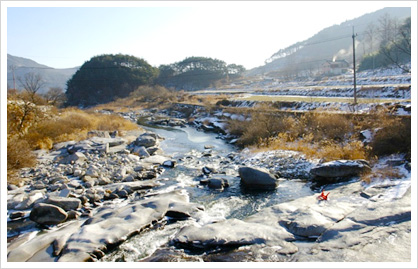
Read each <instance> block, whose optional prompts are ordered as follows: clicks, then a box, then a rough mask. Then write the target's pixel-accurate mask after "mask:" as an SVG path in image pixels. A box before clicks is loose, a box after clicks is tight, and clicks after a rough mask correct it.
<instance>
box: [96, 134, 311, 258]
mask: <svg viewBox="0 0 418 269" xmlns="http://www.w3.org/2000/svg"><path fill="white" fill-rule="evenodd" d="M144 128H145V129H147V130H149V131H152V132H154V133H157V134H159V135H160V136H162V137H164V140H163V141H162V142H161V144H160V147H161V148H162V149H163V151H164V154H165V155H167V156H170V157H171V159H173V160H176V162H177V166H176V167H175V168H167V169H166V170H165V171H164V172H163V174H162V175H161V176H160V177H159V179H160V181H161V182H162V183H163V184H164V185H163V186H161V187H158V188H155V189H153V192H156V193H164V192H169V191H173V190H181V191H182V192H184V193H187V195H188V197H189V200H190V202H194V203H198V204H200V205H203V206H204V208H205V211H204V213H203V215H202V216H201V217H200V218H199V219H198V220H192V219H189V220H185V221H177V222H173V223H172V222H170V220H169V219H165V220H163V221H162V222H161V223H160V224H157V225H155V226H154V227H153V228H150V229H148V230H146V231H143V232H141V233H140V234H138V235H135V236H133V237H131V238H130V239H128V240H127V241H125V242H124V243H122V244H121V245H120V246H118V247H117V248H116V249H115V250H113V251H112V252H111V253H109V254H108V255H106V256H105V257H103V258H102V259H101V261H104V262H112V261H126V262H136V261H140V260H142V259H144V258H147V257H149V256H150V255H152V254H153V253H154V252H155V251H157V250H161V249H164V248H172V249H174V247H173V246H170V245H169V241H170V239H171V238H173V237H174V235H175V234H176V233H177V232H178V231H179V230H180V229H181V228H182V227H184V226H187V225H196V224H197V225H204V224H206V223H211V222H215V221H219V220H224V219H229V218H236V219H244V218H245V217H247V216H250V215H252V214H254V213H256V212H257V211H259V210H260V209H262V208H264V207H268V206H272V205H274V204H278V203H282V202H286V201H290V200H293V199H296V198H299V197H302V196H307V195H312V194H313V192H312V190H311V189H310V188H309V186H308V185H307V184H306V182H303V181H301V180H297V179H295V180H282V181H281V182H280V184H279V187H278V188H277V189H276V190H274V191H268V192H258V193H254V192H248V191H246V190H244V189H242V188H241V185H240V179H239V177H238V172H237V171H238V168H239V166H240V163H239V162H238V163H237V161H236V160H233V159H232V158H231V153H232V155H237V154H238V149H237V148H235V147H234V146H233V145H230V144H227V143H225V142H224V141H223V140H221V139H218V138H217V135H216V134H213V133H205V132H200V131H197V130H196V129H194V128H191V127H185V128H152V127H144ZM208 148H209V149H208ZM203 167H211V168H214V169H216V170H217V171H218V173H222V177H223V178H226V179H227V180H228V182H229V185H230V186H229V187H228V188H225V189H224V190H213V189H209V188H208V187H207V186H204V185H201V184H200V180H201V179H203V178H204V176H203V173H202V168H203ZM176 251H177V250H176ZM176 251H171V252H170V255H173V253H175V252H176ZM180 253H181V252H180ZM179 255H183V254H179ZM199 255H201V254H199ZM199 255H198V254H196V255H192V257H193V258H196V259H197V260H199V257H200V256H199ZM189 258H190V257H189ZM179 259H180V260H184V259H185V258H184V257H182V258H179Z"/></svg>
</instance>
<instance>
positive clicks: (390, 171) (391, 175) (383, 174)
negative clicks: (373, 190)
mask: <svg viewBox="0 0 418 269" xmlns="http://www.w3.org/2000/svg"><path fill="white" fill-rule="evenodd" d="M403 177H404V175H403V174H402V173H401V171H400V170H399V169H398V168H396V167H384V168H381V169H379V170H378V171H375V172H372V173H369V174H366V175H363V176H362V177H361V180H362V181H364V182H366V183H369V184H370V183H371V182H372V181H373V180H375V179H377V180H385V179H390V180H393V179H401V178H403Z"/></svg>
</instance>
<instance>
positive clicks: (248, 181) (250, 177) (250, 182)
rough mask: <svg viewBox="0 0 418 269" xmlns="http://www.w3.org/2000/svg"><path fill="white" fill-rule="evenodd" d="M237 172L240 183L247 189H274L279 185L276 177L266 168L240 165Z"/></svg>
mask: <svg viewBox="0 0 418 269" xmlns="http://www.w3.org/2000/svg"><path fill="white" fill-rule="evenodd" d="M238 173H239V177H240V178H241V183H242V185H243V186H244V187H245V188H247V189H249V190H274V189H276V188H277V187H278V186H279V181H278V180H277V179H276V177H275V176H274V175H272V174H270V173H269V172H268V171H266V170H261V169H255V168H251V167H240V168H239V169H238Z"/></svg>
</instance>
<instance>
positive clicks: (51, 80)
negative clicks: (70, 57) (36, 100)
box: [7, 54, 80, 93]
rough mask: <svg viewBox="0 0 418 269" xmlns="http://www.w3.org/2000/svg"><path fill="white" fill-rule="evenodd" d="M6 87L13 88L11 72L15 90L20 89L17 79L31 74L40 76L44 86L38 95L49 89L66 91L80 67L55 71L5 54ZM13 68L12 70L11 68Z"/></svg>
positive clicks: (28, 60)
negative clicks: (58, 88)
mask: <svg viewBox="0 0 418 269" xmlns="http://www.w3.org/2000/svg"><path fill="white" fill-rule="evenodd" d="M7 66H8V68H7V85H8V87H9V88H13V87H14V81H13V70H12V69H14V76H15V83H16V88H18V89H21V88H22V87H21V85H20V83H19V81H18V78H19V77H21V78H23V77H24V76H25V74H26V73H29V72H33V73H35V74H39V75H41V77H42V79H43V81H44V82H45V86H44V87H43V88H41V89H40V91H39V92H40V93H44V92H46V91H48V89H49V88H51V87H60V88H62V89H63V90H66V83H67V81H68V80H69V79H70V78H71V77H72V76H73V75H74V73H75V72H76V71H77V70H78V69H79V68H80V67H73V68H64V69H56V68H52V67H49V66H46V65H43V64H39V63H37V62H35V61H32V60H30V59H26V58H22V57H17V56H13V55H10V54H7ZM12 67H13V68H12Z"/></svg>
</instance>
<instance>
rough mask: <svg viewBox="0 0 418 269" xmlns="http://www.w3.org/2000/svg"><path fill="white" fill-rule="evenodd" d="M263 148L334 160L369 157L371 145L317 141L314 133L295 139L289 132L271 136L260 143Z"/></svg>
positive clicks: (358, 142)
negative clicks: (265, 141) (266, 141)
mask: <svg viewBox="0 0 418 269" xmlns="http://www.w3.org/2000/svg"><path fill="white" fill-rule="evenodd" d="M259 147H260V149H261V150H293V151H298V152H301V153H303V154H304V155H305V156H306V157H308V158H312V159H323V160H324V161H333V160H339V159H349V160H355V159H367V157H368V156H369V152H370V147H367V146H364V145H363V143H362V142H360V141H349V142H346V143H339V142H336V141H333V140H323V141H320V142H315V141H314V139H313V135H312V134H309V135H305V136H303V137H302V138H298V139H296V140H294V139H293V138H292V137H290V136H289V134H286V133H280V134H278V135H277V136H276V137H274V138H270V139H269V142H268V143H263V142H262V143H261V144H260V145H259Z"/></svg>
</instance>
